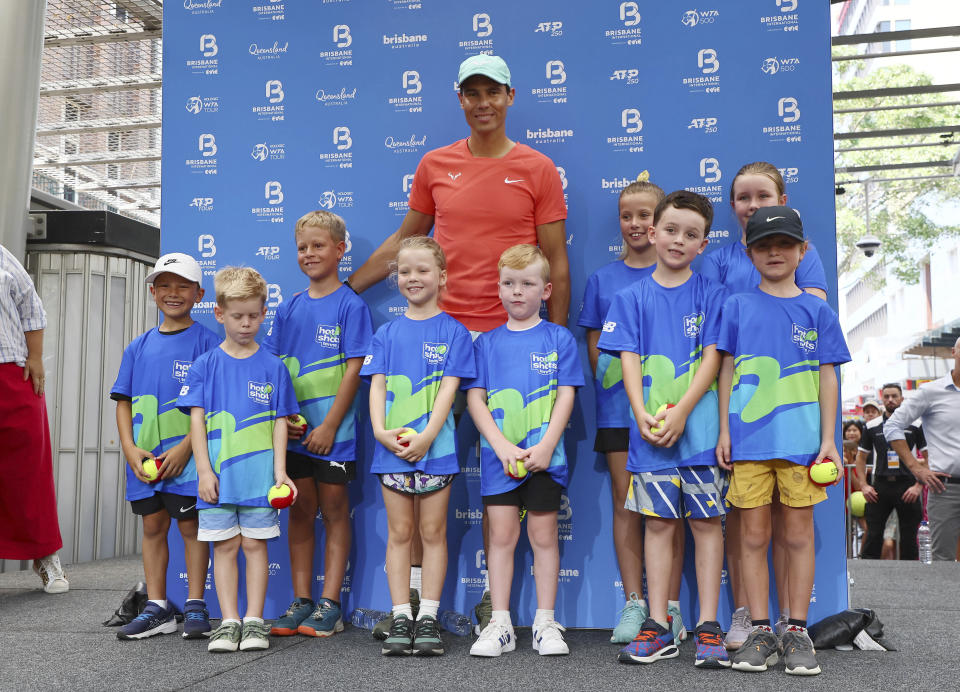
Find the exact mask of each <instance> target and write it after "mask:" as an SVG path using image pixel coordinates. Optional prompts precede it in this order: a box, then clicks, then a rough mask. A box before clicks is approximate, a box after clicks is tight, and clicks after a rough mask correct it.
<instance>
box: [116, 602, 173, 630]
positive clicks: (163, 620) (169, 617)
mask: <svg viewBox="0 0 960 692" xmlns="http://www.w3.org/2000/svg"><path fill="white" fill-rule="evenodd" d="M176 631H177V616H176V615H175V614H174V612H173V608H171V607H170V604H169V603H167V607H166V608H161V607H160V606H158V605H157V604H156V603H150V602H149V601H148V602H147V607H146V608H144V609H143V612H142V613H140V614H139V615H138V616H137V617H135V618H134V619H133V620H132V621H131V622H129V623H127V624H126V625H124V626H123V627H121V628H120V630H119V631H118V632H117V639H123V640H129V639H146V638H147V637H152V636H153V635H155V634H173V633H174V632H176Z"/></svg>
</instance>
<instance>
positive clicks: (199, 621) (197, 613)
mask: <svg viewBox="0 0 960 692" xmlns="http://www.w3.org/2000/svg"><path fill="white" fill-rule="evenodd" d="M210 630H211V627H210V613H209V612H208V611H207V604H206V603H204V602H203V601H187V603H186V605H184V606H183V638H184V639H205V638H206V637H207V636H208V635H209V633H210Z"/></svg>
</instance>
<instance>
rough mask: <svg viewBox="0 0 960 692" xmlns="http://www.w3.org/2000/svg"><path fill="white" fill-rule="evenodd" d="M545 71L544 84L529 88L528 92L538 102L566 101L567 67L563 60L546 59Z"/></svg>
mask: <svg viewBox="0 0 960 692" xmlns="http://www.w3.org/2000/svg"><path fill="white" fill-rule="evenodd" d="M545 71H546V74H545V76H544V79H545V83H546V86H542V87H537V88H534V89H531V90H530V93H531V94H532V95H533V97H534V98H535V99H536V100H537V101H538V102H540V103H566V102H567V87H566V86H564V85H565V84H566V81H567V68H566V66H565V65H564V64H563V61H562V60H547V62H546V70H545Z"/></svg>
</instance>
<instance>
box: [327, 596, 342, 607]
mask: <svg viewBox="0 0 960 692" xmlns="http://www.w3.org/2000/svg"><path fill="white" fill-rule="evenodd" d="M327 600H328V601H330V602H331V603H333V605H335V606H337V608H339V607H340V601H335V600H333V599H332V598H328V599H327Z"/></svg>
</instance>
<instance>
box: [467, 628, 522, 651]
mask: <svg viewBox="0 0 960 692" xmlns="http://www.w3.org/2000/svg"><path fill="white" fill-rule="evenodd" d="M516 648H517V638H516V636H515V635H514V633H513V626H511V625H503V624H501V623H499V622H495V621H493V620H491V621H490V622H488V623H487V626H486V627H484V628H483V631H482V632H481V633H480V637H479V638H478V639H477V641H475V642H474V643H473V646H471V647H470V655H471V656H486V657H494V656H499V655H500V654H502V653H504V652H506V651H513V650H514V649H516Z"/></svg>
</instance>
